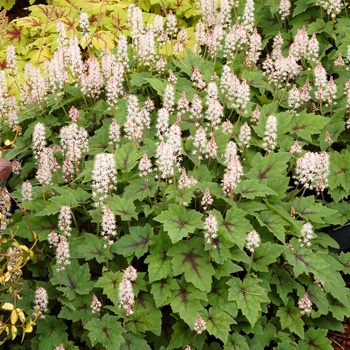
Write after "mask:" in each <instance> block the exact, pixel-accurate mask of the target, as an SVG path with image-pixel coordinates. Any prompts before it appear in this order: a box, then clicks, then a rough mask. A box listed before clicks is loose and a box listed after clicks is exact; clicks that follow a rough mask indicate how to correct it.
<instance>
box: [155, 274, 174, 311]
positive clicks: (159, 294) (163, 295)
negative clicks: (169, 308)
mask: <svg viewBox="0 0 350 350" xmlns="http://www.w3.org/2000/svg"><path fill="white" fill-rule="evenodd" d="M178 288H179V285H178V283H177V281H176V280H175V279H174V278H170V277H169V278H167V279H162V280H160V281H156V282H153V283H152V286H151V293H152V295H153V298H154V302H155V304H156V306H157V307H158V308H159V307H161V306H163V305H164V304H165V302H166V301H168V300H169V298H170V297H171V296H172V294H173V290H175V289H178Z"/></svg>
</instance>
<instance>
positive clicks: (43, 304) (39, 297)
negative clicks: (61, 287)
mask: <svg viewBox="0 0 350 350" xmlns="http://www.w3.org/2000/svg"><path fill="white" fill-rule="evenodd" d="M48 304H49V298H48V295H47V291H46V289H45V288H43V287H39V288H37V289H36V290H35V296H34V310H35V312H36V314H38V315H39V317H40V318H44V317H45V313H46V312H47V311H48V308H47V306H48Z"/></svg>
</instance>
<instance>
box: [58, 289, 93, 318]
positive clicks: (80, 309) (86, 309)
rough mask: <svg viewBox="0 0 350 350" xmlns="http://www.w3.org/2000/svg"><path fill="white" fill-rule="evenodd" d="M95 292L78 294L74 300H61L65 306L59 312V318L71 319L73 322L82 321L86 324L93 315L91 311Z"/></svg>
mask: <svg viewBox="0 0 350 350" xmlns="http://www.w3.org/2000/svg"><path fill="white" fill-rule="evenodd" d="M92 297H93V294H90V295H76V296H75V298H74V300H72V301H69V300H62V299H61V300H60V301H61V303H62V304H63V307H62V309H61V311H60V313H59V314H58V317H59V318H63V319H66V320H71V321H73V322H78V321H81V322H82V323H83V324H86V323H87V322H88V321H90V320H91V318H92V317H93V315H92V313H91V306H90V305H91V301H92Z"/></svg>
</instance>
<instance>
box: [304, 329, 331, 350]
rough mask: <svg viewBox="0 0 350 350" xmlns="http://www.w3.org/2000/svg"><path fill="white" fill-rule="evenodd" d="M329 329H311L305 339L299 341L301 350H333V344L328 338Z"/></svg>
mask: <svg viewBox="0 0 350 350" xmlns="http://www.w3.org/2000/svg"><path fill="white" fill-rule="evenodd" d="M327 332H328V329H314V328H309V329H308V330H307V332H306V333H305V338H304V339H301V340H299V341H298V346H299V350H320V349H322V350H333V346H332V342H331V341H330V340H329V339H328V338H327Z"/></svg>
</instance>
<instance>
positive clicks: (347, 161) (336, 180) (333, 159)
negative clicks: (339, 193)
mask: <svg viewBox="0 0 350 350" xmlns="http://www.w3.org/2000/svg"><path fill="white" fill-rule="evenodd" d="M338 186H341V187H343V188H344V190H345V191H346V192H347V193H348V192H349V191H350V152H348V150H343V151H342V152H341V153H338V152H335V151H334V152H331V153H330V173H329V188H330V189H331V190H333V189H335V188H336V187H338Z"/></svg>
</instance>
